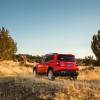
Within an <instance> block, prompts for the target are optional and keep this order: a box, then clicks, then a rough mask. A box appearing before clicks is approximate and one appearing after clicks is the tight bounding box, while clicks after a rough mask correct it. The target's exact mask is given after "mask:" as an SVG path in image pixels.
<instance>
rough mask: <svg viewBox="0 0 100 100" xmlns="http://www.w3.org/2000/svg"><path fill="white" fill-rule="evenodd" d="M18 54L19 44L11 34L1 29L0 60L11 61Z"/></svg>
mask: <svg viewBox="0 0 100 100" xmlns="http://www.w3.org/2000/svg"><path fill="white" fill-rule="evenodd" d="M16 52H17V44H16V43H15V42H14V40H13V39H12V38H11V36H10V35H9V32H8V31H7V30H6V29H5V28H3V27H2V29H0V60H9V59H11V58H12V56H13V55H14V54H15V53H16Z"/></svg>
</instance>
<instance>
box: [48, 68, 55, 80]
mask: <svg viewBox="0 0 100 100" xmlns="http://www.w3.org/2000/svg"><path fill="white" fill-rule="evenodd" d="M48 79H49V80H54V79H55V76H54V72H53V70H52V69H50V70H49V71H48Z"/></svg>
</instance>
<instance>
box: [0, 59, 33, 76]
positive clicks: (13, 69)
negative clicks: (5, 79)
mask: <svg viewBox="0 0 100 100" xmlns="http://www.w3.org/2000/svg"><path fill="white" fill-rule="evenodd" d="M26 73H32V67H25V66H21V65H20V63H19V62H13V61H3V62H0V76H15V75H19V74H26Z"/></svg>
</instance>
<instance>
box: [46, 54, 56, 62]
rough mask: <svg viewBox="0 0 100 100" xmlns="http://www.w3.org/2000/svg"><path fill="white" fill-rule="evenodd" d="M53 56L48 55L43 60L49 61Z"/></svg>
mask: <svg viewBox="0 0 100 100" xmlns="http://www.w3.org/2000/svg"><path fill="white" fill-rule="evenodd" d="M53 56H54V55H48V56H47V57H46V59H45V62H48V61H51V60H52V59H53Z"/></svg>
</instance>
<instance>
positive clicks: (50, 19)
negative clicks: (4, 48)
mask: <svg viewBox="0 0 100 100" xmlns="http://www.w3.org/2000/svg"><path fill="white" fill-rule="evenodd" d="M2 27H5V28H6V29H8V31H9V34H10V36H11V37H12V38H13V39H14V41H15V42H17V47H18V51H17V53H18V54H19V53H23V54H32V55H44V54H47V53H52V52H58V53H72V54H75V55H76V57H77V58H84V57H85V56H89V55H93V53H92V50H91V41H92V37H93V35H94V34H97V31H98V30H100V0H0V28H2Z"/></svg>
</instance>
